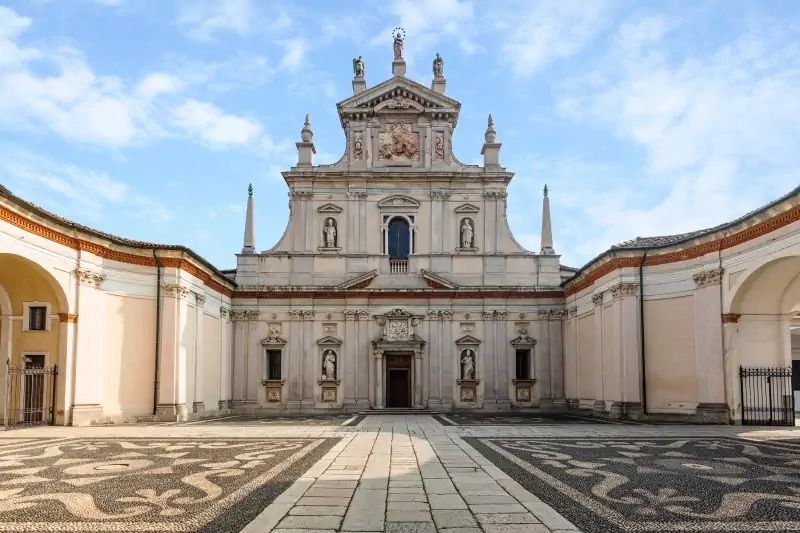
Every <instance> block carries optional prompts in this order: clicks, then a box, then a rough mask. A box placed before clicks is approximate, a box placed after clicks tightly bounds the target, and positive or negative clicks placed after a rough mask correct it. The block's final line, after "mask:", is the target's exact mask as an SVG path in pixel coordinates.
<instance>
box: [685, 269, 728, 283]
mask: <svg viewBox="0 0 800 533" xmlns="http://www.w3.org/2000/svg"><path fill="white" fill-rule="evenodd" d="M724 271H725V270H724V269H722V268H715V269H713V270H703V271H702V272H697V273H695V274H693V275H692V279H694V282H695V283H696V284H697V286H698V287H705V286H707V285H719V284H720V283H722V274H723V272H724Z"/></svg>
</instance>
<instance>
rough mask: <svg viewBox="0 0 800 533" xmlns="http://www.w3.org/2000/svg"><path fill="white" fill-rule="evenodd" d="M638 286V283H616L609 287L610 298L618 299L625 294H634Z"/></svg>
mask: <svg viewBox="0 0 800 533" xmlns="http://www.w3.org/2000/svg"><path fill="white" fill-rule="evenodd" d="M638 287H639V284H638V283H618V284H617V285H614V286H613V287H611V299H612V300H618V299H619V298H624V297H626V296H636V291H637V289H638ZM593 299H594V298H593Z"/></svg>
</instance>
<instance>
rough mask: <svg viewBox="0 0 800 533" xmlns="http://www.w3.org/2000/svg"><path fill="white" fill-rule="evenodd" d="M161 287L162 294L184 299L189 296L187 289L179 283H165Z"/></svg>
mask: <svg viewBox="0 0 800 533" xmlns="http://www.w3.org/2000/svg"><path fill="white" fill-rule="evenodd" d="M161 287H162V288H163V289H164V294H166V295H167V296H172V297H173V298H180V299H182V300H185V299H186V298H187V297H188V296H189V289H187V288H186V287H184V286H183V285H181V284H180V283H165V284H163V285H162V286H161Z"/></svg>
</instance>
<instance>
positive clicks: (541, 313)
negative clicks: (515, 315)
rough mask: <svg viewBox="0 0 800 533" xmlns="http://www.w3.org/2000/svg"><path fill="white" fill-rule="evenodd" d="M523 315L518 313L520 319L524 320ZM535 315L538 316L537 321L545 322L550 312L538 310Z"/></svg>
mask: <svg viewBox="0 0 800 533" xmlns="http://www.w3.org/2000/svg"><path fill="white" fill-rule="evenodd" d="M523 314H524V313H520V318H525V317H524V316H523ZM537 314H538V315H539V320H547V319H548V317H549V316H550V311H548V310H547V309H539V310H538V311H537Z"/></svg>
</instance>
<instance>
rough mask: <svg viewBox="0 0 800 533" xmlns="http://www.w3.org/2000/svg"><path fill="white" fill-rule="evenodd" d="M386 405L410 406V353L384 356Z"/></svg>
mask: <svg viewBox="0 0 800 533" xmlns="http://www.w3.org/2000/svg"><path fill="white" fill-rule="evenodd" d="M386 407H411V354H397V353H392V354H388V355H387V356H386Z"/></svg>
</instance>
